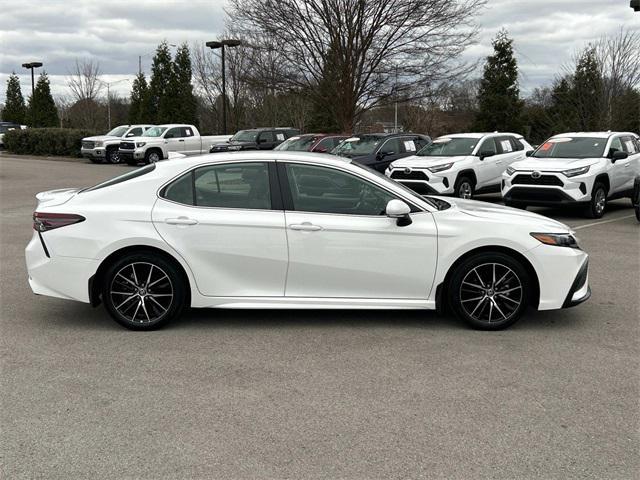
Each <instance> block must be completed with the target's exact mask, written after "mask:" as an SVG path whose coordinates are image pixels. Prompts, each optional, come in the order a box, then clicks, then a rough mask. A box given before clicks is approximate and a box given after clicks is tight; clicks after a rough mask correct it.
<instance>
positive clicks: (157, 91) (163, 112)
mask: <svg viewBox="0 0 640 480" xmlns="http://www.w3.org/2000/svg"><path fill="white" fill-rule="evenodd" d="M172 85H174V80H173V62H172V61H171V53H170V52H169V45H167V42H166V41H164V42H162V43H161V44H160V45H158V48H157V49H156V54H155V56H154V57H153V64H152V65H151V81H150V83H149V93H150V103H151V114H152V117H153V122H154V123H169V122H174V121H176V119H175V118H174V117H173V104H174V103H175V99H174V98H172V92H171V90H172V88H171V87H172Z"/></svg>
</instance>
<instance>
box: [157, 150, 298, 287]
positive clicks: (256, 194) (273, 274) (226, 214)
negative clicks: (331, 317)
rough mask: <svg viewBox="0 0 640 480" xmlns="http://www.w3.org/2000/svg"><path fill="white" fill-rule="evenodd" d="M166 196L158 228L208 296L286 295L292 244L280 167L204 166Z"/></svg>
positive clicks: (162, 194)
mask: <svg viewBox="0 0 640 480" xmlns="http://www.w3.org/2000/svg"><path fill="white" fill-rule="evenodd" d="M274 185H276V186H275V188H274ZM159 197H160V198H159V199H158V201H157V202H156V204H155V206H154V208H153V211H152V218H153V223H154V225H155V227H156V229H157V231H158V233H159V234H160V235H161V236H162V238H163V239H164V241H165V242H167V244H168V245H169V246H171V248H173V249H174V250H175V251H176V252H178V254H179V255H180V256H181V257H182V258H184V260H185V261H186V262H187V264H188V265H189V267H190V269H191V271H192V272H193V275H194V277H195V281H196V284H197V288H198V291H199V292H200V293H201V294H203V295H206V296H211V297H247V296H249V297H273V296H282V295H284V285H285V278H286V273H287V263H288V256H287V239H286V232H285V222H284V220H285V217H284V211H283V210H282V209H281V201H280V190H279V188H278V187H277V180H276V172H275V164H274V162H264V161H250V160H247V161H241V162H229V163H224V164H220V163H216V164H211V165H204V166H200V167H198V168H196V169H193V170H190V171H189V172H186V173H184V174H183V175H181V176H179V177H178V178H177V179H176V180H174V181H172V182H170V183H169V184H168V185H167V186H166V187H164V188H163V189H162V190H161V191H160V195H159Z"/></svg>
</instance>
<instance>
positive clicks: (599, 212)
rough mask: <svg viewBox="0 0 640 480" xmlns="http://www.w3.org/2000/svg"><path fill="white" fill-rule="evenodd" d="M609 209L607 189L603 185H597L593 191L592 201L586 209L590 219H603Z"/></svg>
mask: <svg viewBox="0 0 640 480" xmlns="http://www.w3.org/2000/svg"><path fill="white" fill-rule="evenodd" d="M606 209H607V189H606V187H605V186H604V184H602V183H599V182H598V183H596V184H595V185H594V186H593V190H592V191H591V200H590V201H589V204H588V205H587V207H586V215H587V217H589V218H602V216H603V215H604V212H605V210H606Z"/></svg>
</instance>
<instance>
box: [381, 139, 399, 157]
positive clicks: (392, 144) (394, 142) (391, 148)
mask: <svg viewBox="0 0 640 480" xmlns="http://www.w3.org/2000/svg"><path fill="white" fill-rule="evenodd" d="M403 152H404V150H403V149H402V146H401V143H400V139H399V138H390V139H389V140H387V141H386V142H384V144H383V145H382V147H381V148H380V153H386V154H387V155H391V154H397V153H403Z"/></svg>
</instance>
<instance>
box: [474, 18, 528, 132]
mask: <svg viewBox="0 0 640 480" xmlns="http://www.w3.org/2000/svg"><path fill="white" fill-rule="evenodd" d="M478 106H479V111H478V115H477V117H476V127H475V128H476V129H478V130H480V131H494V130H498V131H515V132H517V131H519V130H520V129H521V127H522V110H523V107H524V102H523V101H522V100H521V99H520V88H519V86H518V64H517V61H516V59H515V56H514V53H513V40H512V39H511V38H509V37H508V35H507V32H506V31H504V30H503V31H501V32H500V33H498V36H497V37H496V38H495V40H494V41H493V55H490V56H488V57H487V62H486V63H485V66H484V75H483V77H482V80H481V81H480V89H479V91H478Z"/></svg>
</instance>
